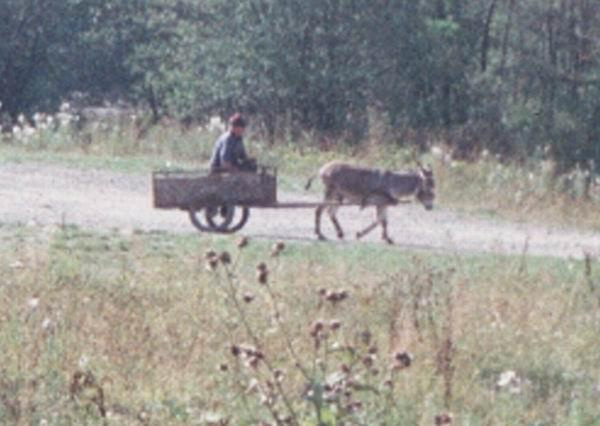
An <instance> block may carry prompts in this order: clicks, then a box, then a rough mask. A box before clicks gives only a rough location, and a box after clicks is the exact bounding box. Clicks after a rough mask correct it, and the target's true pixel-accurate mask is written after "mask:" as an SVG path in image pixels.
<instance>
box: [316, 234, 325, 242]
mask: <svg viewBox="0 0 600 426" xmlns="http://www.w3.org/2000/svg"><path fill="white" fill-rule="evenodd" d="M317 238H318V239H319V241H327V238H325V236H324V235H322V234H317Z"/></svg>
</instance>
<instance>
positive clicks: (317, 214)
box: [315, 206, 327, 241]
mask: <svg viewBox="0 0 600 426" xmlns="http://www.w3.org/2000/svg"><path fill="white" fill-rule="evenodd" d="M324 208H325V206H319V207H317V209H316V210H315V234H317V237H318V238H319V240H321V241H324V240H326V239H327V238H325V236H324V235H323V234H322V233H321V215H322V214H323V209H324Z"/></svg>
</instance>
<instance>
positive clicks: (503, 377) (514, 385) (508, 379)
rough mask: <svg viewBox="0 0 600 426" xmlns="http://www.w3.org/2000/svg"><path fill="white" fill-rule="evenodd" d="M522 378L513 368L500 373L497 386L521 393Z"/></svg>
mask: <svg viewBox="0 0 600 426" xmlns="http://www.w3.org/2000/svg"><path fill="white" fill-rule="evenodd" d="M521 382H522V380H521V378H520V377H519V376H518V375H517V373H516V372H515V371H513V370H507V371H504V372H502V374H500V377H499V378H498V381H497V382H496V386H497V387H498V388H499V389H503V388H504V389H506V390H508V392H510V393H521Z"/></svg>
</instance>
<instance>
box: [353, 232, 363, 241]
mask: <svg viewBox="0 0 600 426" xmlns="http://www.w3.org/2000/svg"><path fill="white" fill-rule="evenodd" d="M354 236H355V237H356V239H357V240H360V239H361V238H362V235H360V232H357V233H356V234H354Z"/></svg>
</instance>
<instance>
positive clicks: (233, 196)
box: [152, 167, 356, 234]
mask: <svg viewBox="0 0 600 426" xmlns="http://www.w3.org/2000/svg"><path fill="white" fill-rule="evenodd" d="M152 192H153V196H154V207H155V208H158V209H180V210H184V211H186V212H188V214H189V217H190V220H191V222H192V224H193V225H194V226H195V227H196V228H197V229H198V230H199V231H202V232H212V233H222V234H228V233H233V232H236V231H239V230H240V229H242V228H243V226H244V225H245V224H246V222H247V221H248V218H249V217H250V208H278V209H281V208H316V207H318V206H324V205H340V204H337V203H324V202H320V203H319V202H285V203H280V202H278V201H277V170H276V169H274V168H269V167H259V169H258V172H257V173H243V172H238V173H210V172H208V171H202V170H198V171H186V170H161V171H156V172H153V173H152ZM343 205H356V204H345V203H344V204H343Z"/></svg>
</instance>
